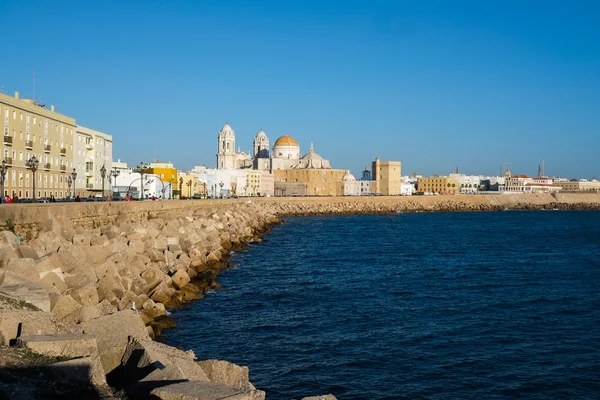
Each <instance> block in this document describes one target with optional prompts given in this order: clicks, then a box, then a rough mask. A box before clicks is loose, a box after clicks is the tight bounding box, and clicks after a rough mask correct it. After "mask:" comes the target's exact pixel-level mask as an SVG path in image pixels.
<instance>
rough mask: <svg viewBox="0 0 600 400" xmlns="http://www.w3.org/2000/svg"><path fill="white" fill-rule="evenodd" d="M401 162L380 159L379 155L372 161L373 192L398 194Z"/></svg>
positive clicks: (387, 194)
mask: <svg viewBox="0 0 600 400" xmlns="http://www.w3.org/2000/svg"><path fill="white" fill-rule="evenodd" d="M401 175H402V163H401V162H400V161H381V160H380V159H379V157H377V158H376V159H375V161H373V163H372V176H373V180H374V181H375V188H374V191H375V193H378V194H383V195H386V196H396V195H399V194H400V184H401V183H402V181H401Z"/></svg>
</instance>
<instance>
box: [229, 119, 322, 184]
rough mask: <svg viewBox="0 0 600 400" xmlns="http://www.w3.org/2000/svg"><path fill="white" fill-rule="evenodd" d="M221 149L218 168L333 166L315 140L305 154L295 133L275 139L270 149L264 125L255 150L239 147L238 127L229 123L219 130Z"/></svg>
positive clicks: (278, 168)
mask: <svg viewBox="0 0 600 400" xmlns="http://www.w3.org/2000/svg"><path fill="white" fill-rule="evenodd" d="M218 140H219V145H218V153H217V169H244V168H252V169H256V170H261V171H269V172H272V171H274V170H289V169H332V168H331V165H330V164H329V161H328V160H325V159H324V158H323V157H321V156H320V155H318V154H317V153H315V149H314V147H313V145H312V144H311V146H310V150H309V152H308V153H306V154H305V155H304V156H301V154H302V153H300V145H299V144H298V142H297V141H296V139H294V138H293V137H291V136H288V135H284V136H281V137H280V138H279V139H277V140H276V141H275V143H274V144H273V151H272V152H270V151H269V138H268V137H267V134H266V133H265V132H264V131H263V130H262V129H261V130H260V131H259V132H258V133H257V134H256V136H255V137H254V145H253V151H252V154H246V153H244V152H243V151H241V150H240V148H239V147H238V150H237V151H236V150H235V149H236V146H235V131H234V130H233V129H231V126H229V124H225V125H224V126H223V128H222V129H221V130H220V131H219V135H218Z"/></svg>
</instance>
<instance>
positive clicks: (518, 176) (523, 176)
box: [511, 175, 531, 178]
mask: <svg viewBox="0 0 600 400" xmlns="http://www.w3.org/2000/svg"><path fill="white" fill-rule="evenodd" d="M511 178H531V177H530V176H527V175H513V176H511Z"/></svg>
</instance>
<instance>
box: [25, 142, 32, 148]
mask: <svg viewBox="0 0 600 400" xmlns="http://www.w3.org/2000/svg"><path fill="white" fill-rule="evenodd" d="M25 148H26V149H28V150H31V149H33V140H26V141H25Z"/></svg>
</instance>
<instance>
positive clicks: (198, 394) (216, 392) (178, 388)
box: [151, 381, 265, 400]
mask: <svg viewBox="0 0 600 400" xmlns="http://www.w3.org/2000/svg"><path fill="white" fill-rule="evenodd" d="M151 394H152V395H154V396H156V397H157V398H158V399H161V400H222V399H227V400H264V399H265V392H263V391H261V390H248V391H240V390H236V389H233V388H231V387H229V386H225V385H220V384H218V383H211V382H201V381H195V382H181V383H175V384H173V385H167V386H162V387H159V388H156V389H154V390H153V391H152V392H151Z"/></svg>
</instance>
